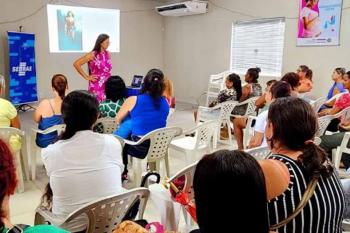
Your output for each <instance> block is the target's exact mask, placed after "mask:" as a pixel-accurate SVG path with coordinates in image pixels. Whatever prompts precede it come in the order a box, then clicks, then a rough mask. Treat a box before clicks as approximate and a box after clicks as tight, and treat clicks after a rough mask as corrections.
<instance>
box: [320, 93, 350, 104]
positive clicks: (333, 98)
mask: <svg viewBox="0 0 350 233" xmlns="http://www.w3.org/2000/svg"><path fill="white" fill-rule="evenodd" d="M346 93H348V91H347V90H346V91H345V92H342V93H338V94H336V95H334V96H333V97H332V98H330V99H329V100H327V101H326V102H325V103H331V102H333V101H334V100H335V101H337V100H338V99H339V98H340V97H341V96H342V95H344V94H346Z"/></svg>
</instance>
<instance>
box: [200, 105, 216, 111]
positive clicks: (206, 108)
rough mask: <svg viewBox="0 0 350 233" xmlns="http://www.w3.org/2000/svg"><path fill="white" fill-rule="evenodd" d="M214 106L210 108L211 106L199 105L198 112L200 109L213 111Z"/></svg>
mask: <svg viewBox="0 0 350 233" xmlns="http://www.w3.org/2000/svg"><path fill="white" fill-rule="evenodd" d="M212 109H213V108H209V107H204V106H199V107H198V112H199V111H211V110H212Z"/></svg>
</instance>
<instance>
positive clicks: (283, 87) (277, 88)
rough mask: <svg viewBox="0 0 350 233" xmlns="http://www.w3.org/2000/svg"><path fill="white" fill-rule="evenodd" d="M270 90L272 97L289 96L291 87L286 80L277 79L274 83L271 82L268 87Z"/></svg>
mask: <svg viewBox="0 0 350 233" xmlns="http://www.w3.org/2000/svg"><path fill="white" fill-rule="evenodd" d="M270 92H271V95H272V98H274V99H277V98H282V97H289V96H290V95H291V92H292V87H291V86H290V85H289V83H287V82H284V81H277V82H275V83H274V84H272V86H271V88H270Z"/></svg>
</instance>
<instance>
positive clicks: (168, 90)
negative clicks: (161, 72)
mask: <svg viewBox="0 0 350 233" xmlns="http://www.w3.org/2000/svg"><path fill="white" fill-rule="evenodd" d="M164 84H165V88H164V92H163V96H165V97H167V98H172V97H174V87H173V82H172V81H171V80H170V79H168V78H165V79H164Z"/></svg>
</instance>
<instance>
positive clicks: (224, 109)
mask: <svg viewBox="0 0 350 233" xmlns="http://www.w3.org/2000/svg"><path fill="white" fill-rule="evenodd" d="M237 104H238V102H237V101H226V102H223V103H220V104H218V105H216V106H215V107H212V108H208V107H203V106H199V107H198V114H197V124H198V123H199V122H201V121H206V119H204V118H202V117H201V113H202V112H203V111H215V110H220V114H219V117H218V121H219V125H220V126H221V127H225V126H226V127H227V130H228V136H229V144H230V145H233V142H232V133H231V120H230V117H231V112H232V110H233V109H234V108H235V106H236V105H237ZM217 141H219V142H223V143H225V142H224V141H223V140H221V139H220V130H218V131H217V139H216V140H214V148H216V147H217Z"/></svg>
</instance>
